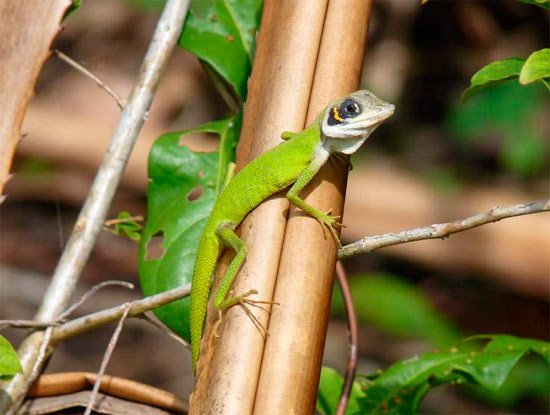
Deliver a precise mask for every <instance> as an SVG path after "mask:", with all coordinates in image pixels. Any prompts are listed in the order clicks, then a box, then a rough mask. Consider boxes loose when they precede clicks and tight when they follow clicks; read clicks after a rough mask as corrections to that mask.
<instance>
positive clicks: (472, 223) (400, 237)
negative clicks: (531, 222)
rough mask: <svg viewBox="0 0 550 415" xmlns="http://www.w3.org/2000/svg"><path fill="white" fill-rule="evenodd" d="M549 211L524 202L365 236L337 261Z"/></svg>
mask: <svg viewBox="0 0 550 415" xmlns="http://www.w3.org/2000/svg"><path fill="white" fill-rule="evenodd" d="M548 210H550V200H546V201H545V200H540V201H537V202H531V203H524V204H520V205H513V206H508V207H498V206H497V207H494V208H492V209H491V210H490V211H488V212H485V213H479V214H477V215H474V216H470V217H468V218H466V219H460V220H457V221H454V222H447V223H438V224H434V225H430V226H426V227H423V228H416V229H410V230H407V231H401V232H391V233H385V234H382V235H374V236H365V237H364V238H362V239H360V240H358V241H356V242H353V243H351V244H349V245H346V246H344V247H343V248H341V249H340V250H339V251H338V258H339V259H345V258H350V257H353V256H356V255H359V254H364V253H367V252H371V251H374V250H375V249H379V248H384V247H387V246H392V245H399V244H403V243H406V242H413V241H422V240H425V239H440V238H441V239H443V238H446V237H448V236H450V235H452V234H453V233H457V232H462V231H465V230H468V229H472V228H475V227H477V226H481V225H485V224H487V223H491V222H497V221H499V220H502V219H506V218H513V217H515V216H522V215H529V214H532V213H540V212H546V211H548Z"/></svg>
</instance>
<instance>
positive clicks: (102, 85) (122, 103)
mask: <svg viewBox="0 0 550 415" xmlns="http://www.w3.org/2000/svg"><path fill="white" fill-rule="evenodd" d="M53 52H54V53H55V54H56V55H57V57H58V58H59V59H61V60H62V61H63V62H65V63H67V64H69V65H70V66H72V67H73V68H75V69H76V70H77V71H79V72H82V73H83V74H84V75H86V76H87V77H88V78H90V79H91V80H92V81H94V82H95V83H96V84H97V86H98V87H100V88H101V89H103V90H104V91H105V92H107V93H108V94H109V95H110V96H112V97H113V98H114V99H115V101H116V103H117V105H118V107H119V108H120V109H121V110H123V109H124V106H125V105H126V102H125V101H124V100H123V99H122V98H121V97H120V95H118V94H117V93H116V92H115V91H114V90H113V89H112V88H111V87H109V86H108V85H107V84H105V83H104V82H103V81H102V80H101V79H99V78H98V77H97V76H95V75H94V74H93V73H92V72H90V71H89V70H88V69H86V68H85V67H84V66H82V65H81V64H79V63H78V62H76V61H75V60H73V59H72V58H70V57H68V56H67V55H65V54H64V53H63V52H60V51H59V50H57V49H55V50H54V51H53Z"/></svg>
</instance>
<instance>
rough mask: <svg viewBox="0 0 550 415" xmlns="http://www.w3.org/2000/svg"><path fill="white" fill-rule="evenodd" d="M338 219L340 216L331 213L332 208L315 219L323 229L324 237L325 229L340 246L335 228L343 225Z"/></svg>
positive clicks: (325, 235)
mask: <svg viewBox="0 0 550 415" xmlns="http://www.w3.org/2000/svg"><path fill="white" fill-rule="evenodd" d="M339 219H340V216H336V215H332V209H330V210H329V211H328V212H326V213H324V214H323V215H322V216H319V217H318V218H317V220H318V221H319V223H320V224H321V228H322V229H323V235H324V237H325V239H326V237H327V234H326V231H328V232H330V234H331V236H332V238H333V239H334V242H335V243H336V245H337V246H338V248H341V247H342V242H340V237H339V236H338V232H337V231H336V229H338V228H343V227H344V225H343V224H342V223H340V222H338V220H339Z"/></svg>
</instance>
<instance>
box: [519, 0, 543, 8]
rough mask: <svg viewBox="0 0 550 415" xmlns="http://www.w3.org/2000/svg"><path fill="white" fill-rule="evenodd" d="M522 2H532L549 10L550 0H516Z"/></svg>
mask: <svg viewBox="0 0 550 415" xmlns="http://www.w3.org/2000/svg"><path fill="white" fill-rule="evenodd" d="M518 1H520V2H522V3H527V4H533V5H535V6H539V7H542V8H543V9H546V10H550V0H518Z"/></svg>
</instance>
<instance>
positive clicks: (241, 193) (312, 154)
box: [190, 91, 393, 370]
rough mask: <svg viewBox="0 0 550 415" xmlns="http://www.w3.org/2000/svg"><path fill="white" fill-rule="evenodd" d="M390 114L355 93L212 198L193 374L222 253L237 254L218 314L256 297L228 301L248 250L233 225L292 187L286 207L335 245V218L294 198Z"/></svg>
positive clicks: (199, 262)
mask: <svg viewBox="0 0 550 415" xmlns="http://www.w3.org/2000/svg"><path fill="white" fill-rule="evenodd" d="M350 99H351V100H352V101H350ZM350 102H352V103H353V102H356V103H357V104H358V105H359V108H360V110H359V111H360V112H359V114H356V115H353V114H352V115H350V116H349V117H348V118H346V114H347V112H346V111H347V110H346V109H345V108H346V107H345V106H344V104H346V105H349V103H350ZM348 108H351V107H348ZM392 113H393V105H391V104H387V103H385V102H384V101H381V100H379V99H378V98H376V97H375V96H374V95H373V94H371V93H370V92H368V91H358V92H355V93H354V94H351V95H349V96H348V97H346V98H344V99H342V100H339V101H336V102H335V103H333V104H331V105H329V106H328V107H327V108H326V109H325V110H324V111H323V112H322V113H321V114H320V115H319V116H318V117H317V119H316V120H315V121H314V122H313V123H312V124H311V125H310V126H309V127H307V128H306V129H304V130H303V131H302V132H300V133H284V134H283V138H284V139H285V140H287V141H285V142H283V143H282V144H280V145H278V146H277V147H275V148H273V149H272V150H270V151H267V152H266V153H264V154H262V155H261V156H259V157H258V158H256V159H255V160H254V161H252V162H251V163H250V164H248V165H247V166H246V167H245V168H244V169H243V170H241V171H240V172H239V173H238V174H237V175H236V176H235V177H233V178H232V179H231V180H230V181H229V182H228V183H227V185H226V186H225V188H224V189H223V190H222V192H221V193H220V194H219V196H218V198H217V199H216V202H215V204H214V207H213V209H212V213H211V214H210V218H209V220H208V222H207V223H206V226H205V228H204V230H203V233H202V236H201V239H200V241H199V249H198V254H197V258H196V260H195V267H194V271H193V283H192V289H191V308H190V324H191V350H192V355H193V370H196V366H197V362H198V359H199V354H200V344H201V338H202V334H203V325H204V320H205V317H206V309H207V302H208V298H209V293H210V286H211V279H212V275H213V273H214V271H215V268H216V263H217V261H218V258H219V256H220V254H221V252H222V250H223V249H224V248H231V249H233V250H234V251H235V253H236V255H235V258H234V259H233V261H232V262H231V264H230V265H229V267H228V269H227V271H226V273H225V275H224V277H223V278H222V282H221V284H220V287H219V288H218V291H217V292H216V293H215V294H214V306H215V307H216V308H217V309H218V310H222V309H224V308H228V307H231V306H232V305H235V304H237V303H240V302H243V300H244V299H245V298H246V297H247V296H248V295H250V294H252V293H254V292H249V293H246V294H244V295H240V296H234V297H230V298H228V293H229V291H230V289H231V285H232V284H233V280H234V279H235V277H236V275H237V273H238V271H239V269H240V268H241V265H242V263H243V261H244V260H245V257H246V252H247V249H248V248H247V245H246V244H245V242H243V241H242V240H241V239H240V238H239V237H238V236H237V234H236V233H235V229H236V228H237V226H238V225H239V224H240V223H241V222H242V220H243V219H244V218H245V216H246V215H247V214H248V213H249V212H250V211H251V210H252V209H254V208H255V207H256V206H258V205H259V204H260V203H261V202H262V201H264V200H265V199H267V198H268V197H269V196H271V195H273V194H275V193H277V192H279V191H281V190H283V189H285V188H287V187H289V186H291V185H292V186H291V187H290V190H289V192H288V193H287V198H288V199H289V200H290V202H291V203H292V204H294V205H296V206H298V207H299V208H300V209H302V210H303V211H305V212H306V213H308V214H309V215H310V216H312V217H314V218H315V219H317V220H318V221H319V222H320V223H321V225H322V226H323V228H324V229H326V230H328V231H329V232H330V233H331V234H332V236H333V237H334V238H335V240H336V241H337V243H339V242H340V241H339V240H338V236H337V233H336V231H335V227H337V226H339V223H338V222H337V217H334V216H332V215H330V213H325V212H321V211H319V210H318V209H316V208H314V207H312V206H310V205H308V204H307V203H306V202H304V201H303V200H302V199H301V198H300V197H299V196H298V195H299V193H300V191H301V190H302V189H303V188H304V187H305V186H306V185H307V184H308V183H309V182H310V181H311V179H312V178H313V177H314V176H315V174H316V173H317V172H318V171H319V169H320V168H321V166H322V165H323V164H324V163H325V162H326V161H327V160H328V158H329V156H331V155H333V154H335V153H344V154H351V153H352V152H354V151H355V150H356V149H357V148H358V147H359V146H360V145H361V144H362V142H363V141H364V140H365V139H366V138H367V137H368V135H370V133H371V132H372V130H374V129H375V128H376V127H377V126H378V125H379V124H380V123H381V122H382V121H383V120H384V119H386V118H388V117H389V116H390V115H391V114H392ZM329 119H330V120H331V122H332V124H331V125H329V124H330V122H329Z"/></svg>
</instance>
